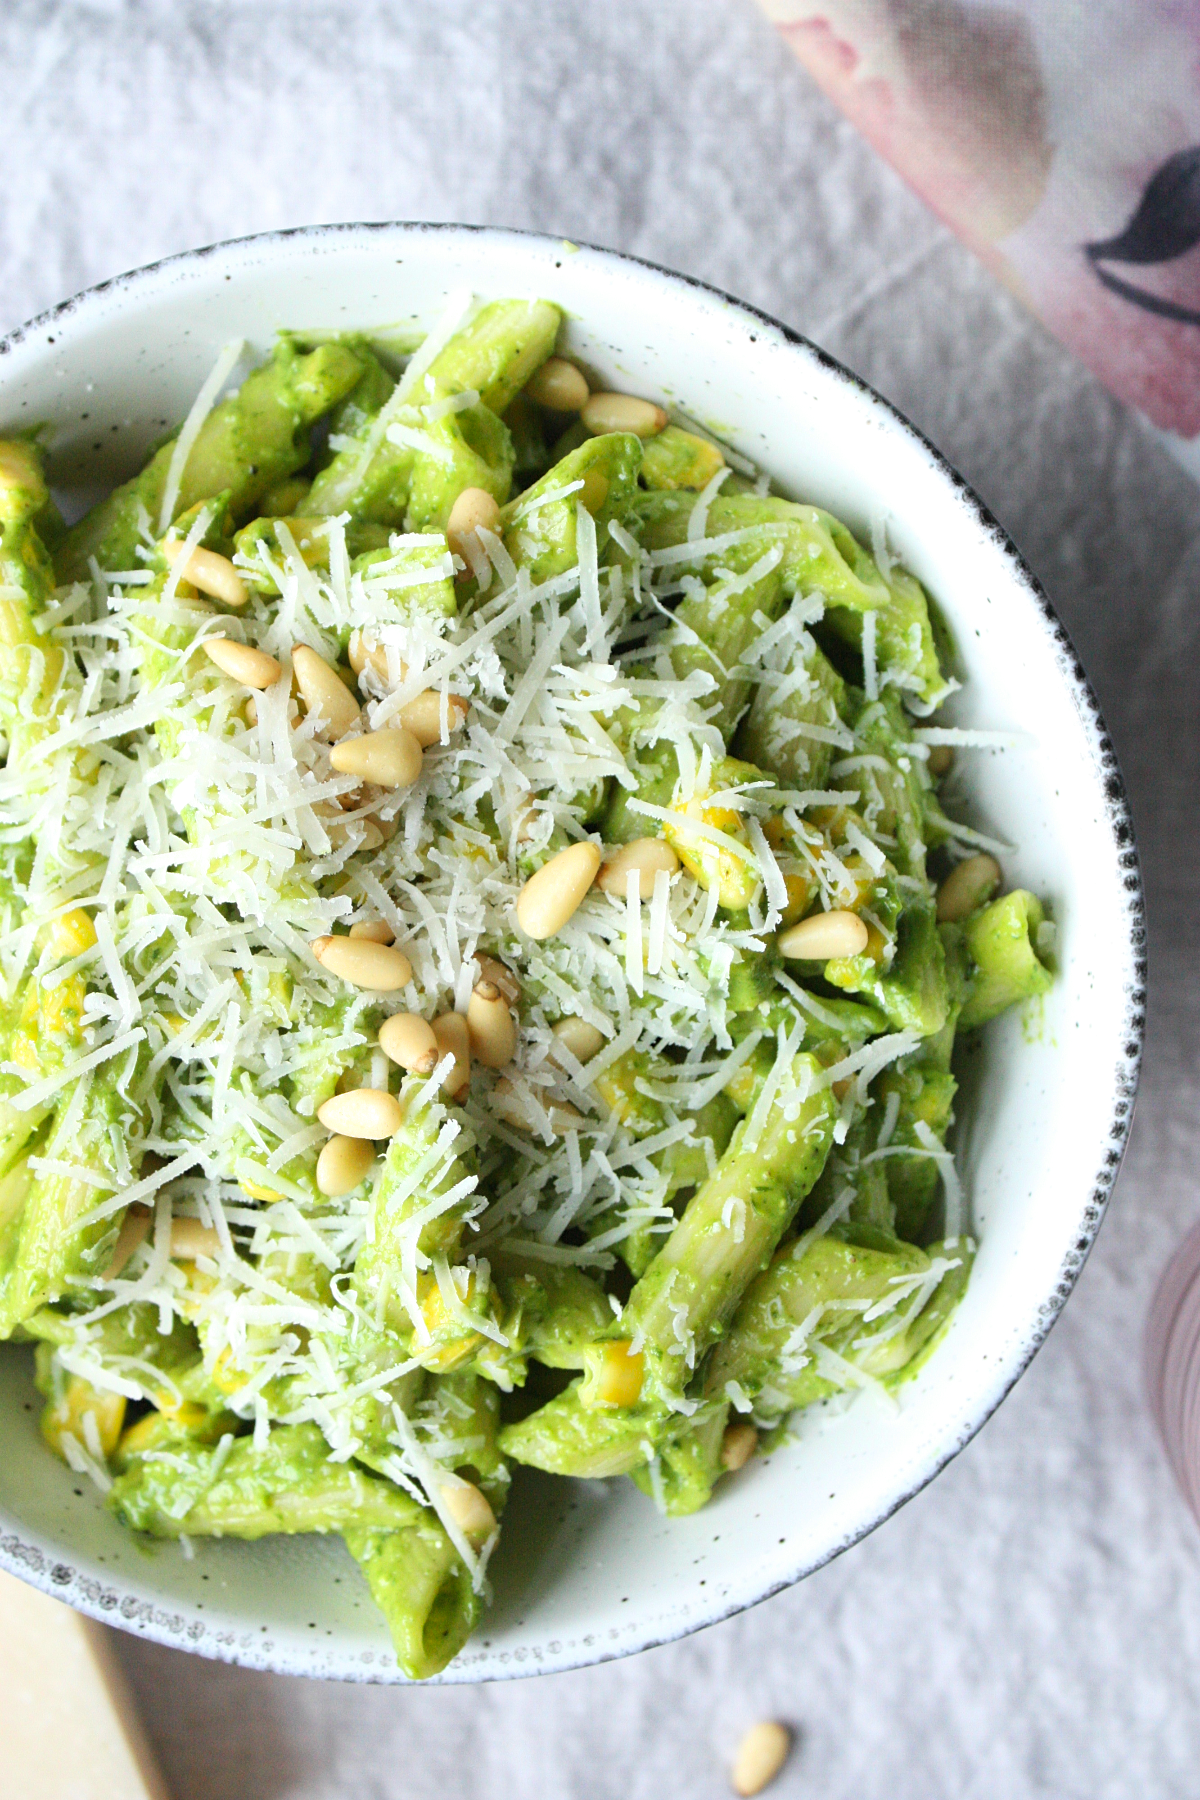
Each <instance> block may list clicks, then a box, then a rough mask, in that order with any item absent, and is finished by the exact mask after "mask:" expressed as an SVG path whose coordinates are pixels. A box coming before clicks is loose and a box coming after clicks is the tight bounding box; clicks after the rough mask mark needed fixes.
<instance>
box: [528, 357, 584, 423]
mask: <svg viewBox="0 0 1200 1800" xmlns="http://www.w3.org/2000/svg"><path fill="white" fill-rule="evenodd" d="M525 392H526V393H527V394H528V395H529V398H530V399H531V400H536V401H537V403H538V405H539V406H547V407H549V409H550V411H551V412H578V411H579V409H580V407H581V406H585V405H586V404H587V398H588V392H589V390H588V384H587V381H586V380H585V378H584V376H583V375H582V374H581V373H580V371H579V370H578V369H577V368H576V367H575V364H574V363H572V362H568V361H567V359H566V357H565V356H548V357H547V358H546V360H545V362H544V363H543V364H542V366H541V368H540V369H535V370H534V372H533V374H532V375H531V376H530V377H529V380H528V381H527V382H526V383H525Z"/></svg>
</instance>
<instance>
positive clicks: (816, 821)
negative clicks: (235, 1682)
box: [0, 225, 1142, 1681]
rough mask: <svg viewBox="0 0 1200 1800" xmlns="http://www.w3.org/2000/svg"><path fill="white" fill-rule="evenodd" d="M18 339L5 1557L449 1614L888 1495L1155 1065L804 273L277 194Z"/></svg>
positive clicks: (137, 1596)
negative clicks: (364, 217) (818, 338)
mask: <svg viewBox="0 0 1200 1800" xmlns="http://www.w3.org/2000/svg"><path fill="white" fill-rule="evenodd" d="M0 348H2V349H3V352H4V354H3V355H2V356H0V564H2V566H0V708H2V709H3V722H2V727H0V729H2V730H3V735H4V739H5V743H6V746H7V751H6V762H5V767H4V771H3V776H2V777H0V780H2V782H3V797H4V798H3V815H2V816H3V826H4V829H3V833H2V835H0V854H2V857H3V864H2V874H0V893H2V895H3V902H4V923H3V939H2V944H3V950H2V960H3V976H4V1012H3V1021H4V1023H3V1033H4V1050H3V1058H2V1061H3V1077H2V1079H3V1088H2V1090H0V1340H3V1343H2V1347H0V1441H2V1442H3V1446H4V1450H3V1455H2V1456H0V1564H3V1566H5V1567H7V1568H9V1569H11V1570H13V1571H14V1572H15V1573H17V1574H19V1575H22V1576H24V1577H25V1578H26V1579H27V1580H30V1581H32V1582H34V1583H36V1584H37V1585H39V1586H41V1587H43V1588H45V1589H47V1590H48V1591H51V1592H54V1593H56V1594H58V1595H60V1596H61V1597H62V1598H64V1599H67V1600H68V1601H70V1602H71V1603H72V1604H74V1605H76V1606H78V1607H80V1608H82V1609H83V1610H85V1611H87V1612H89V1613H92V1614H94V1615H95V1616H97V1617H100V1618H104V1619H109V1620H111V1621H112V1622H113V1623H115V1624H118V1625H122V1626H124V1627H125V1628H126V1629H128V1630H131V1631H134V1632H139V1633H142V1634H144V1635H146V1636H149V1637H153V1638H157V1639H160V1640H162V1641H166V1642H172V1643H176V1644H179V1645H181V1646H184V1647H189V1648H193V1649H196V1650H198V1651H201V1652H203V1653H205V1654H208V1655H212V1656H216V1657H222V1658H226V1659H228V1660H231V1661H236V1662H240V1663H243V1664H246V1665H248V1666H252V1667H258V1668H271V1669H275V1670H281V1671H287V1672H297V1673H305V1674H311V1675H320V1676H333V1677H341V1678H348V1679H357V1680H375V1681H399V1680H410V1679H430V1680H439V1679H440V1680H449V1681H455V1680H467V1681H472V1680H483V1679H488V1678H492V1677H496V1676H500V1675H505V1674H518V1673H526V1672H532V1671H535V1670H549V1669H561V1668H569V1667H573V1666H577V1665H579V1664H581V1663H587V1662H594V1661H598V1660H601V1659H603V1658H605V1657H610V1656H614V1655H620V1654H623V1653H625V1652H628V1651H632V1650H636V1649H640V1648H643V1647H645V1646H646V1645H649V1644H653V1643H658V1642H661V1641H663V1640H665V1639H668V1638H671V1637H675V1636H678V1635H681V1634H682V1633H684V1632H687V1631H689V1630H692V1629H695V1628H697V1627H699V1626H701V1625H704V1624H707V1623H711V1622H712V1621H714V1620H716V1619H719V1618H722V1617H724V1616H726V1615H727V1614H729V1613H730V1612H733V1611H735V1610H737V1609H739V1608H741V1607H745V1606H747V1605H749V1604H752V1603H753V1602H755V1601H757V1600H759V1599H762V1598H763V1597H765V1596H766V1595H768V1594H770V1593H772V1592H774V1591H776V1590H777V1589H778V1588H780V1587H782V1586H784V1585H785V1584H787V1583H790V1582H793V1581H795V1580H797V1579H798V1578H799V1577H801V1576H802V1575H804V1574H806V1573H808V1572H809V1571H811V1570H812V1569H814V1568H816V1567H818V1566H819V1565H820V1564H822V1563H823V1562H826V1561H827V1560H828V1559H829V1558H830V1557H832V1556H833V1555H835V1554H836V1553H837V1552H838V1551H839V1550H840V1549H842V1548H844V1547H845V1546H847V1545H848V1544H850V1543H853V1542H854V1541H855V1540H857V1539H858V1538H860V1537H861V1536H863V1535H864V1533H866V1532H867V1531H869V1530H871V1529H872V1528H873V1527H874V1526H875V1525H876V1524H878V1523H879V1522H880V1521H881V1520H883V1519H884V1518H886V1516H887V1515H888V1514H889V1513H890V1512H891V1511H893V1510H894V1509H895V1508H896V1507H897V1506H898V1505H900V1504H901V1503H902V1502H903V1501H904V1500H905V1499H907V1498H909V1497H910V1496H911V1495H912V1494H913V1493H915V1492H916V1491H917V1490H918V1489H919V1488H921V1487H922V1486H924V1485H925V1483H927V1482H928V1481H929V1480H930V1479H931V1478H932V1477H933V1476H934V1475H935V1474H936V1473H937V1471H938V1470H939V1469H940V1468H941V1467H942V1466H943V1464H944V1463H945V1462H946V1461H947V1460H948V1459H949V1458H950V1457H952V1456H953V1455H954V1454H955V1453H956V1451H958V1450H959V1449H960V1448H961V1447H962V1446H963V1445H964V1444H965V1443H966V1442H967V1441H968V1440H969V1439H970V1437H971V1436H972V1435H973V1433H974V1432H975V1431H976V1430H977V1429H978V1428H979V1426H980V1425H981V1424H982V1422H983V1421H984V1420H985V1419H986V1418H987V1417H988V1415H989V1414H990V1413H991V1412H992V1411H993V1410H994V1408H995V1407H996V1406H997V1405H998V1404H999V1402H1000V1401H1001V1400H1002V1398H1003V1397H1004V1395H1005V1393H1006V1392H1007V1391H1008V1389H1009V1388H1010V1387H1011V1385H1012V1383H1013V1382H1014V1381H1015V1380H1016V1378H1017V1377H1018V1375H1019V1374H1020V1373H1021V1371H1022V1370H1023V1368H1024V1367H1025V1366H1026V1364H1027V1363H1028V1361H1029V1359H1030V1358H1031V1356H1032V1355H1033V1354H1034V1352H1035V1350H1036V1348H1037V1346H1038V1345H1039V1343H1040V1342H1041V1340H1042V1338H1043V1337H1044V1336H1045V1333H1046V1332H1047V1330H1048V1329H1049V1327H1050V1325H1051V1323H1052V1322H1053V1319H1054V1317H1055V1315H1056V1313H1057V1311H1058V1310H1059V1308H1060V1307H1061V1305H1062V1303H1063V1301H1064V1300H1065V1298H1066V1296H1067V1294H1068V1292H1069V1290H1070V1287H1071V1285H1072V1283H1073V1280H1074V1278H1075V1275H1076V1274H1077V1272H1078V1269H1079V1268H1080V1266H1081V1264H1082V1261H1083V1258H1084V1257H1085V1255H1086V1253H1087V1250H1088V1247H1089V1245H1090V1243H1091V1240H1092V1237H1093V1236H1094V1233H1095V1231H1096V1229H1097V1227H1098V1224H1099V1220H1100V1217H1101V1214H1102V1212H1103V1209H1104V1205H1105V1203H1106V1200H1107V1196H1108V1193H1109V1191H1110V1189H1111V1186H1112V1183H1113V1181H1114V1179H1115V1175H1116V1171H1117V1168H1118V1166H1119V1161H1120V1155H1121V1151H1122V1149H1123V1146H1124V1142H1125V1138H1126V1135H1127V1131H1128V1126H1129V1118H1130V1112H1131V1107H1132V1099H1133V1091H1134V1085H1135V1081H1136V1071H1137V1061H1138V1054H1139V1045H1140V1032H1141V1020H1142V1012H1141V1009H1142V989H1141V979H1142V965H1141V930H1142V926H1141V898H1140V887H1139V879H1138V871H1137V863H1136V857H1135V853H1134V849H1133V844H1132V838H1131V834H1130V827H1129V820H1128V815H1127V810H1126V806H1125V800H1124V795H1123V791H1122V788H1121V783H1120V777H1119V773H1118V771H1117V769H1116V765H1115V762H1114V759H1113V754H1112V749H1111V746H1110V744H1109V742H1108V740H1107V737H1106V735H1105V732H1104V727H1103V724H1102V721H1101V720H1100V717H1099V714H1098V712H1097V709H1096V705H1095V701H1094V699H1093V697H1092V695H1091V692H1090V690H1089V689H1088V686H1087V683H1086V680H1085V678H1084V676H1083V673H1082V671H1081V670H1080V668H1079V666H1078V664H1077V661H1076V659H1075V657H1074V654H1073V652H1072V650H1071V647H1070V644H1069V643H1068V641H1067V639H1066V636H1065V634H1064V632H1063V630H1062V627H1061V626H1060V625H1059V623H1058V621H1057V620H1056V618H1055V616H1054V614H1053V612H1052V611H1051V609H1050V607H1049V605H1048V603H1047V601H1046V599H1045V597H1044V596H1043V595H1042V593H1041V592H1040V590H1039V589H1038V587H1037V585H1036V583H1035V582H1034V581H1033V579H1032V578H1031V576H1030V575H1029V573H1028V571H1027V570H1026V569H1025V567H1024V566H1023V564H1022V563H1021V561H1020V559H1019V557H1018V556H1017V554H1016V552H1015V551H1014V549H1013V547H1012V545H1011V544H1010V543H1009V542H1008V541H1007V539H1006V538H1005V537H1004V535H1003V533H1002V532H1001V531H1000V530H999V528H998V527H997V526H996V524H995V523H994V521H993V520H992V519H991V518H990V517H989V516H988V515H987V514H986V512H985V511H984V510H983V508H982V507H981V505H980V504H979V502H978V501H977V500H976V499H975V497H974V496H973V495H972V494H971V492H970V491H969V490H968V489H967V488H966V487H965V485H964V484H963V483H962V482H961V481H960V480H959V479H958V478H957V477H956V476H955V474H954V473H953V471H952V470H951V469H949V468H948V467H947V465H946V464H945V463H944V462H943V461H942V460H941V459H940V458H939V456H938V455H937V453H936V452H935V451H934V450H933V449H932V448H931V447H930V446H929V445H928V444H927V443H926V442H924V441H923V439H922V438H921V437H920V436H919V435H918V433H917V432H915V431H914V430H913V429H912V427H911V426H909V425H908V424H907V423H906V422H905V421H904V420H903V419H902V418H901V417H900V416H899V415H898V414H897V413H896V412H894V411H893V410H892V409H891V408H890V407H889V406H888V405H887V404H886V403H885V402H884V401H883V400H881V399H880V398H879V397H878V396H877V395H875V394H874V393H872V392H871V391H870V390H869V389H868V388H866V387H865V386H864V385H863V384H862V383H861V382H859V381H858V380H857V379H856V378H855V377H854V376H853V375H851V374H849V373H848V372H847V371H846V370H844V369H842V368H840V367H839V366H838V365H837V364H835V363H833V362H832V361H831V360H830V359H829V358H828V357H827V356H825V355H823V354H822V353H821V352H820V351H818V350H817V349H815V348H814V347H813V346H812V345H810V344H808V343H806V342H804V341H803V340H802V339H799V338H797V337H796V336H795V335H794V334H792V333H791V332H789V331H788V330H786V329H785V328H784V327H783V326H781V325H778V324H776V323H775V322H773V321H772V320H770V319H768V318H765V317H764V316H762V315H761V314H759V313H757V312H755V311H754V310H753V309H751V308H749V307H747V306H744V305H741V304H739V303H738V302H736V301H734V300H731V299H729V298H728V297H726V296H724V295H722V294H719V293H716V292H714V291H713V290H711V289H708V288H706V287H703V286H701V285H699V284H697V283H695V282H692V281H689V280H685V279H683V278H682V277H679V276H676V275H672V274H669V273H666V272H664V271H661V270H659V269H656V268H653V267H650V266H649V265H647V264H644V263H640V262H637V261H635V260H633V259H630V258H627V257H623V256H619V255H616V254H613V253H609V252H604V251H599V250H592V249H587V248H580V247H579V246H577V245H574V244H568V243H565V242H561V241H556V240H551V239H547V238H541V237H535V236H525V235H522V234H518V233H509V232H502V231H491V230H475V229H469V228H465V227H458V226H445V227H440V226H439V227H434V226H423V225H380V226H345V227H322V228H315V229H313V230H307V231H297V232H289V233H282V234H275V235H272V236H267V237H261V238H254V239H248V240H245V241H242V242H237V243H231V244H225V245H219V246H216V247H214V248H211V249H207V250H204V251H200V252H195V253H192V254H189V255H186V256H180V257H176V258H173V259H171V260H169V261H167V262H165V263H161V264H158V265H156V266H155V267H153V268H149V269H144V270H140V271H138V272H136V273H134V274H132V275H129V276H125V277H122V278H121V279H120V280H117V281H113V282H109V283H107V284H105V285H104V286H103V287H100V288H97V289H94V290H92V291H90V292H89V293H86V294H83V295H80V296H79V297H78V298H76V299H74V300H72V301H69V302H67V303H66V304H65V305H64V306H62V307H60V308H58V309H56V310H55V311H54V312H52V313H49V314H46V315H44V316H43V317H42V318H40V319H37V320H34V321H33V322H32V323H31V324H29V325H28V326H26V327H25V328H23V329H22V330H21V331H18V332H16V333H14V334H13V336H12V337H10V338H9V339H8V340H7V341H6V342H5V343H4V344H3V345H2V346H0Z"/></svg>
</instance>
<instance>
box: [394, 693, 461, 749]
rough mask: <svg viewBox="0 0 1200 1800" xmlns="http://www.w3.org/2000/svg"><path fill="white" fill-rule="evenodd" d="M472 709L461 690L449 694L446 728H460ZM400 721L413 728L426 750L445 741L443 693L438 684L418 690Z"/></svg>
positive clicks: (418, 740)
mask: <svg viewBox="0 0 1200 1800" xmlns="http://www.w3.org/2000/svg"><path fill="white" fill-rule="evenodd" d="M467 712H468V707H467V702H466V701H465V700H464V699H463V698H462V695H461V694H447V695H446V729H447V732H450V731H457V730H458V728H459V726H460V725H461V724H462V722H463V720H464V719H465V718H466V716H467ZM399 718H400V723H401V725H403V727H404V729H405V730H406V731H411V732H412V734H413V736H414V737H415V738H416V740H417V742H418V744H420V746H421V748H422V750H425V749H427V748H428V746H429V745H430V744H440V743H441V741H442V696H441V695H440V694H439V693H438V691H437V689H436V688H426V689H425V691H424V693H422V694H417V695H415V697H414V698H413V699H411V700H410V701H409V702H408V704H407V705H406V706H402V707H401V708H400V713H399Z"/></svg>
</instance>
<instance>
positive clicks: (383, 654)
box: [347, 631, 404, 681]
mask: <svg viewBox="0 0 1200 1800" xmlns="http://www.w3.org/2000/svg"><path fill="white" fill-rule="evenodd" d="M347 655H348V658H349V662H350V667H351V668H352V669H353V670H354V673H355V674H356V675H361V674H362V672H363V670H364V669H373V670H374V671H375V673H376V675H378V677H379V679H380V681H387V680H389V679H390V677H389V675H388V654H387V650H386V649H385V648H384V646H383V645H382V644H373V645H372V646H371V648H370V649H368V648H367V641H366V639H365V638H364V637H363V634H362V632H361V631H352V632H351V633H350V648H349V650H348V652H347ZM400 671H401V673H400V679H401V681H403V679H404V664H403V663H401V664H400Z"/></svg>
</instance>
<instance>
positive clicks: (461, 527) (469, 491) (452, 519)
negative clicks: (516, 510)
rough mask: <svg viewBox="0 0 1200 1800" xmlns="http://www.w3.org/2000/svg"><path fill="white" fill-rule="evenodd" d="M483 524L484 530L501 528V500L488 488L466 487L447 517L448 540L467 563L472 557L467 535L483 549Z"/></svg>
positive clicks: (455, 552) (457, 554) (451, 547)
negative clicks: (468, 551) (480, 535)
mask: <svg viewBox="0 0 1200 1800" xmlns="http://www.w3.org/2000/svg"><path fill="white" fill-rule="evenodd" d="M481 526H482V528H483V529H484V530H485V531H499V529H500V506H499V503H498V502H497V500H496V499H495V497H494V495H492V494H489V493H488V491H487V489H486V488H477V487H470V488H464V489H463V491H462V493H461V494H460V495H459V496H458V499H457V500H456V501H455V502H454V505H453V506H452V507H451V508H450V516H449V518H448V519H447V520H446V542H447V544H449V546H450V549H451V550H452V551H453V553H454V555H455V556H461V557H462V559H463V561H464V562H465V563H468V564H469V563H470V560H471V559H470V557H469V556H468V555H467V544H466V540H467V538H469V537H470V538H474V540H475V545H477V546H479V548H481V549H482V545H480V544H479V535H478V534H479V530H480V527H481Z"/></svg>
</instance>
